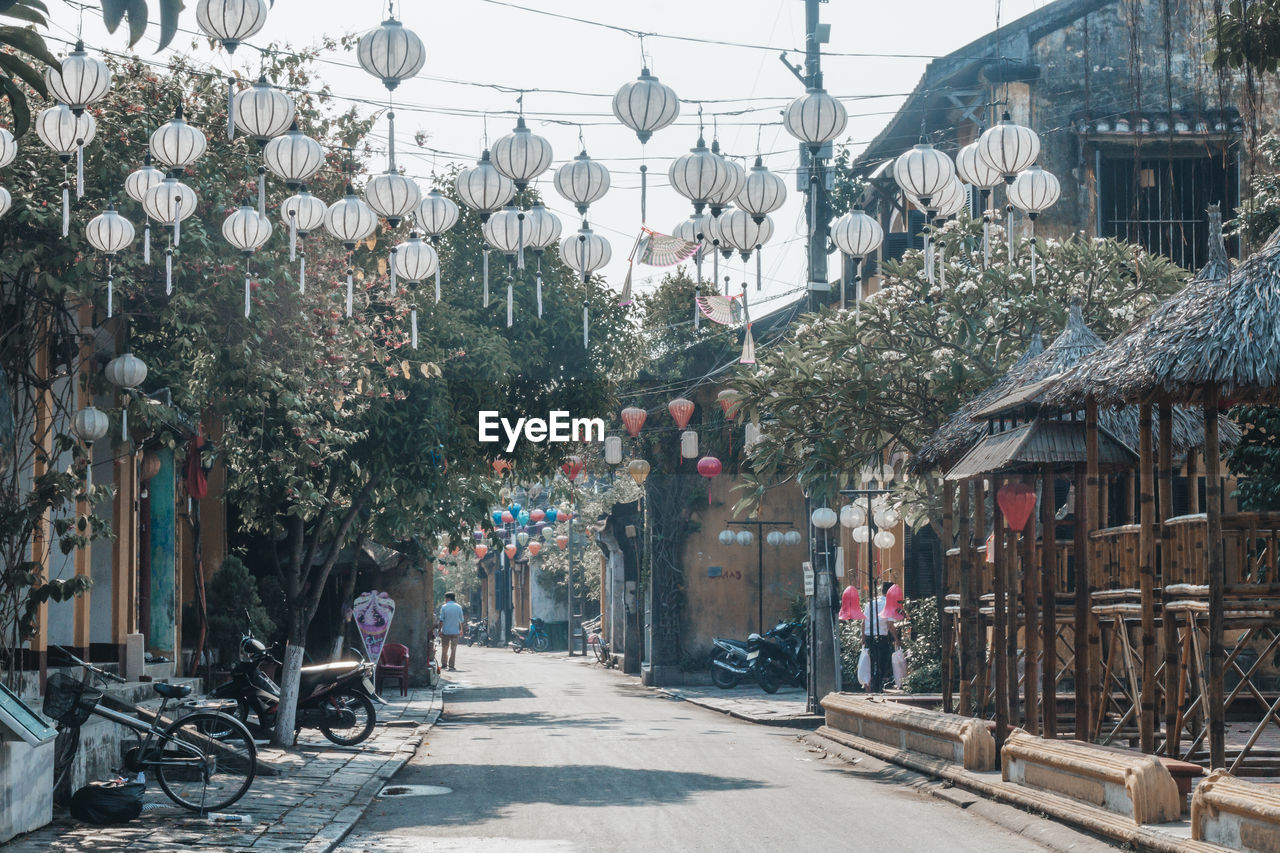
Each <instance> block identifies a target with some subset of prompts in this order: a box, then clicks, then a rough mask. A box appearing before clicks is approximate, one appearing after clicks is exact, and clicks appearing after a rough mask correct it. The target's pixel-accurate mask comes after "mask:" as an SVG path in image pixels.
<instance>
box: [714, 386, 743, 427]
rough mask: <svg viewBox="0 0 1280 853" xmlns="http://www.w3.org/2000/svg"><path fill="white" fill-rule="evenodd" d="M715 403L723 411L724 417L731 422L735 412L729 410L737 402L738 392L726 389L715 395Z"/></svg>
mask: <svg viewBox="0 0 1280 853" xmlns="http://www.w3.org/2000/svg"><path fill="white" fill-rule="evenodd" d="M716 402H717V403H719V404H720V408H721V409H722V410H723V411H724V416H725V417H726V418H728V419H729V420H733V418H734V415H736V414H737V412H736V411H730V410H731V409H733V408H734V404H735V403H737V402H738V392H737V391H735V390H733V389H732V388H726V389H724V390H723V391H721V392H720V393H719V394H717V395H716Z"/></svg>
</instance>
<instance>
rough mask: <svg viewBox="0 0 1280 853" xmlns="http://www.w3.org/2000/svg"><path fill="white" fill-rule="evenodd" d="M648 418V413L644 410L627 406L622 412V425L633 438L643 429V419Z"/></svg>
mask: <svg viewBox="0 0 1280 853" xmlns="http://www.w3.org/2000/svg"><path fill="white" fill-rule="evenodd" d="M648 417H649V413H648V412H646V411H645V410H644V409H641V408H640V407H638V406H627V407H626V408H625V409H623V410H622V425H623V426H625V427H626V428H627V434H628V435H630V436H631V437H632V438H635V437H636V436H637V435H639V434H640V430H641V429H643V428H644V422H645V419H646V418H648Z"/></svg>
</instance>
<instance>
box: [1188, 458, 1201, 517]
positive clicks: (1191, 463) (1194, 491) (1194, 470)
mask: <svg viewBox="0 0 1280 853" xmlns="http://www.w3.org/2000/svg"><path fill="white" fill-rule="evenodd" d="M1199 467H1200V466H1199V465H1198V464H1197V461H1196V452H1195V451H1194V450H1188V451H1187V466H1186V473H1187V514H1189V515H1195V514H1196V513H1198V512H1200V471H1199V470H1198V469H1199Z"/></svg>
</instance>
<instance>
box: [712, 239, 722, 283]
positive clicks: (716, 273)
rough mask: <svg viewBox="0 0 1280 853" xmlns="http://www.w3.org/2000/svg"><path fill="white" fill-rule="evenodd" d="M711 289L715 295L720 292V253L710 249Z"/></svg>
mask: <svg viewBox="0 0 1280 853" xmlns="http://www.w3.org/2000/svg"><path fill="white" fill-rule="evenodd" d="M711 287H712V289H714V290H715V292H716V293H719V292H720V253H719V252H717V251H716V250H715V247H714V246H712V247H711Z"/></svg>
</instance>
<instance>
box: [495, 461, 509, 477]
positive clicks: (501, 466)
mask: <svg viewBox="0 0 1280 853" xmlns="http://www.w3.org/2000/svg"><path fill="white" fill-rule="evenodd" d="M513 467H514V466H513V465H512V464H511V460H510V459H495V460H493V473H495V474H497V475H498V476H499V477H501V476H502V475H503V474H504V473H506V472H507V471H510V470H511V469H512V468H513Z"/></svg>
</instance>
